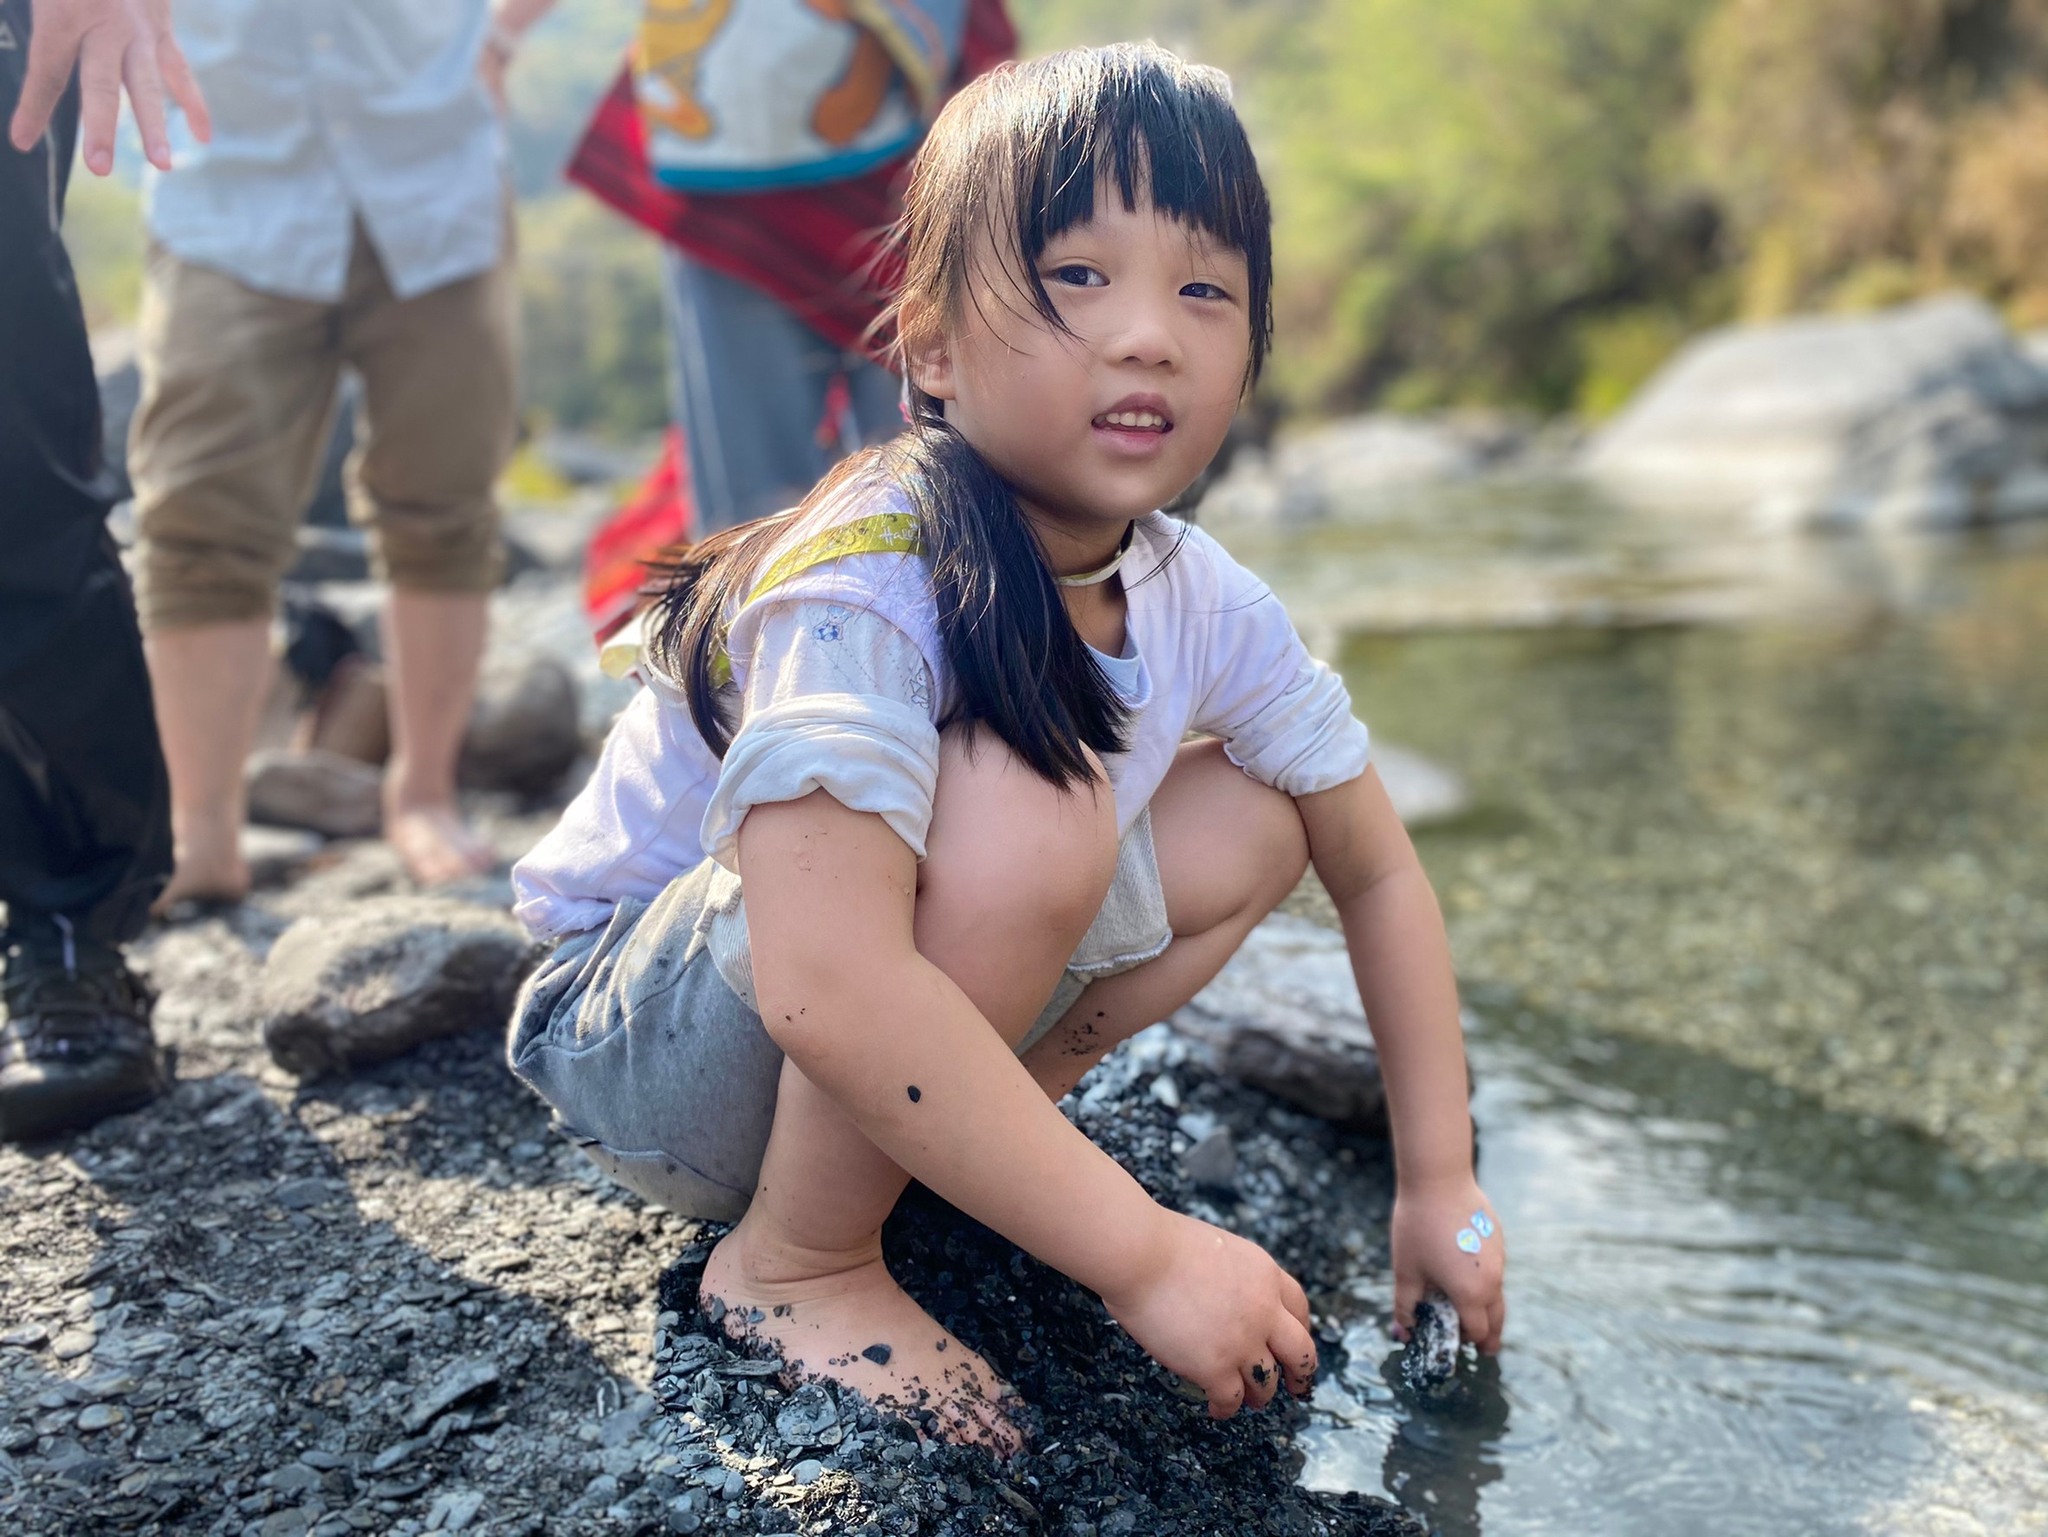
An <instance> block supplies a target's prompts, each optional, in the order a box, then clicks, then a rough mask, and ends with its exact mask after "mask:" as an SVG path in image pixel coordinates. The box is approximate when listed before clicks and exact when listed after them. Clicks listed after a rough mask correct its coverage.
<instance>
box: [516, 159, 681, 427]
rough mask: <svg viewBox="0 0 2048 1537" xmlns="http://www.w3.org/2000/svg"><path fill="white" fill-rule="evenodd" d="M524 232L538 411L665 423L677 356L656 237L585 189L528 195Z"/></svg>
mask: <svg viewBox="0 0 2048 1537" xmlns="http://www.w3.org/2000/svg"><path fill="white" fill-rule="evenodd" d="M519 238H520V253H519V285H520V294H521V299H522V304H523V308H524V311H525V320H526V346H525V353H524V356H525V370H526V400H527V404H528V407H529V409H530V410H532V411H533V412H534V413H535V414H536V415H537V416H539V417H540V418H542V419H543V420H544V421H546V422H548V423H550V424H552V425H555V426H559V427H569V428H575V429H578V430H584V431H591V430H598V431H603V432H606V433H610V434H613V435H632V434H637V433H643V432H651V431H657V430H659V429H660V428H661V427H662V426H664V425H665V424H666V423H667V421H668V414H669V404H668V373H667V369H668V355H667V352H666V350H665V343H664V340H663V337H664V334H665V333H664V330H663V326H662V317H661V270H660V257H659V253H658V248H657V246H656V243H655V241H654V240H653V239H652V238H651V237H650V236H649V235H647V234H646V232H645V231H643V230H641V229H639V228H638V227H636V226H634V225H631V224H628V223H627V222H626V221H625V220H623V219H621V218H619V217H618V215H616V214H614V213H612V212H611V211H610V210H608V209H606V208H603V207H601V206H599V205H598V204H597V203H596V202H594V201H593V200H592V199H590V198H588V197H585V196H584V195H583V194H582V193H580V192H561V193H558V194H556V195H555V196H553V197H548V198H543V199H540V200H538V201H535V202H530V203H527V204H526V205H525V206H524V207H523V208H522V209H521V210H520V220H519Z"/></svg>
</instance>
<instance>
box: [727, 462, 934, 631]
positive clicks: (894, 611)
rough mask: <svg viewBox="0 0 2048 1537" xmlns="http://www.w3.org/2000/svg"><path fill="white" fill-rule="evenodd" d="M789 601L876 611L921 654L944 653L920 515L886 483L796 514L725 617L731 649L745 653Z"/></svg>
mask: <svg viewBox="0 0 2048 1537" xmlns="http://www.w3.org/2000/svg"><path fill="white" fill-rule="evenodd" d="M786 603H810V604H826V605H833V606H843V607H845V608H847V609H850V610H856V611H860V612H864V613H873V614H876V615H878V616H880V617H881V618H883V619H885V620H887V621H888V622H889V623H890V624H892V625H894V626H895V627H896V628H898V629H900V630H902V631H904V632H905V633H906V634H908V635H909V636H910V637H911V639H912V640H914V641H916V642H917V643H918V646H919V648H920V649H921V650H924V651H926V652H928V653H930V654H932V655H933V656H936V655H938V654H939V653H940V652H941V650H942V648H941V647H940V645H939V643H938V639H937V635H938V616H937V611H936V608H935V605H934V604H933V601H932V595H931V583H930V580H929V574H928V568H927V566H926V563H925V559H924V541H923V538H922V537H921V534H920V532H919V526H918V519H917V514H916V513H915V512H914V511H913V510H912V508H911V504H910V500H909V498H908V497H906V496H905V495H904V494H903V491H902V489H901V488H900V487H898V486H897V485H895V484H894V483H893V482H890V481H887V480H880V479H877V480H871V481H864V482H856V483H853V484H850V485H848V486H845V487H841V488H839V489H838V490H837V491H835V492H834V493H833V494H831V495H830V496H827V497H824V498H821V499H820V500H819V501H818V502H816V503H815V504H813V505H811V506H809V507H805V508H803V509H802V510H800V511H799V512H796V513H794V514H792V515H791V516H790V518H789V522H788V527H787V528H786V529H784V530H783V531H782V532H781V533H780V534H779V535H778V536H777V537H776V538H775V539H774V540H772V541H771V542H770V543H769V544H768V546H767V548H766V549H765V550H764V551H763V552H762V554H761V558H760V559H759V560H758V561H757V562H755V565H754V569H753V570H752V571H751V572H750V573H748V575H747V577H746V579H745V580H744V581H742V582H741V583H740V584H739V585H738V588H737V589H736V592H735V595H734V598H733V603H732V607H731V609H730V610H729V611H728V613H727V616H726V617H727V631H728V636H729V639H730V642H731V644H732V645H733V646H734V647H735V648H744V647H745V646H746V645H748V644H749V643H750V637H751V635H752V633H753V631H754V629H755V627H756V626H757V624H758V623H759V621H760V619H761V618H762V617H763V616H764V615H765V614H766V613H767V612H768V611H769V610H771V609H774V608H776V607H778V606H779V605H782V604H786Z"/></svg>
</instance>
